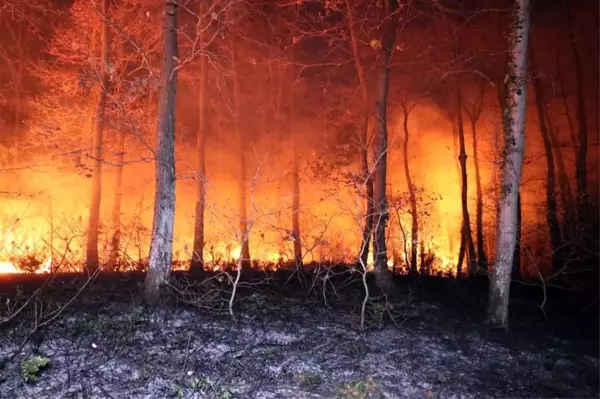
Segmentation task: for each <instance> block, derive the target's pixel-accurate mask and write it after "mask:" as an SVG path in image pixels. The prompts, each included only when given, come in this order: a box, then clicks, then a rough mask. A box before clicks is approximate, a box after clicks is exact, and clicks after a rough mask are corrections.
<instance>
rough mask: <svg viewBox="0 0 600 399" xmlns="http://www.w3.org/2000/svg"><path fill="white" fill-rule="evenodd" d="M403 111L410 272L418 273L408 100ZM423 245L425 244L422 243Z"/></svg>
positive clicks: (415, 208) (416, 215)
mask: <svg viewBox="0 0 600 399" xmlns="http://www.w3.org/2000/svg"><path fill="white" fill-rule="evenodd" d="M402 113H403V116H404V121H403V124H402V126H403V129H404V142H403V143H402V152H403V155H404V157H403V158H404V176H405V177H406V186H407V187H408V197H409V203H410V215H411V219H412V224H411V233H410V241H411V244H410V265H409V266H410V272H411V273H413V274H416V273H417V270H418V269H417V248H418V243H419V215H418V210H417V195H416V193H415V186H414V185H413V181H412V177H411V175H410V162H409V161H408V140H409V133H410V131H409V129H408V117H409V114H410V110H409V109H408V105H407V104H406V101H404V102H403V103H402ZM421 246H422V247H423V245H421ZM423 252H424V251H423V248H422V249H421V255H424V253H423ZM421 267H425V264H424V262H421Z"/></svg>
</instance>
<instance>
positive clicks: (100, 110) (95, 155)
mask: <svg viewBox="0 0 600 399" xmlns="http://www.w3.org/2000/svg"><path fill="white" fill-rule="evenodd" d="M100 18H101V19H102V21H103V23H102V39H101V43H102V44H101V45H102V60H101V65H100V67H99V71H100V75H101V78H100V87H99V90H98V103H97V104H96V116H95V120H94V133H93V136H92V162H93V163H92V201H91V204H90V216H89V220H88V231H87V250H86V262H85V265H86V268H87V271H88V273H90V274H91V273H93V272H94V271H95V270H96V269H97V268H98V267H99V259H98V234H99V230H100V200H101V198H102V136H103V133H104V110H105V106H106V96H107V92H108V90H109V88H108V84H109V82H108V78H109V74H108V68H109V65H108V63H109V54H108V53H109V51H108V49H109V43H108V30H109V26H108V24H109V21H108V0H102V6H101V15H100Z"/></svg>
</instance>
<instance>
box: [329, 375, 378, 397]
mask: <svg viewBox="0 0 600 399" xmlns="http://www.w3.org/2000/svg"><path fill="white" fill-rule="evenodd" d="M339 392H340V396H341V397H342V398H343V399H366V398H374V397H376V395H377V394H378V393H379V382H378V381H377V380H376V379H374V378H373V377H371V376H369V377H366V378H363V379H362V380H359V381H355V382H348V383H346V384H344V385H342V386H341V387H340V390H339Z"/></svg>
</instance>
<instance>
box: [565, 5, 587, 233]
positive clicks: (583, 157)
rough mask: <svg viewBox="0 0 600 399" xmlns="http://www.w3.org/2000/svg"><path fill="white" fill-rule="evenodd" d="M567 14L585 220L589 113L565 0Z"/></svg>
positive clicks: (580, 194)
mask: <svg viewBox="0 0 600 399" xmlns="http://www.w3.org/2000/svg"><path fill="white" fill-rule="evenodd" d="M564 4H565V11H566V12H565V15H566V18H567V25H568V30H569V39H570V41H571V50H572V52H573V60H574V62H575V86H576V104H577V105H576V114H577V125H578V129H577V136H578V139H579V145H578V146H577V158H576V161H575V175H576V180H577V200H578V203H579V209H580V215H579V217H580V221H585V219H584V218H586V217H587V215H586V213H587V212H586V206H585V204H586V203H587V152H588V127H587V115H586V112H585V99H584V94H583V68H582V65H581V56H580V55H579V49H578V48H577V39H576V38H575V30H574V27H573V19H572V16H571V6H570V2H568V1H565V2H564Z"/></svg>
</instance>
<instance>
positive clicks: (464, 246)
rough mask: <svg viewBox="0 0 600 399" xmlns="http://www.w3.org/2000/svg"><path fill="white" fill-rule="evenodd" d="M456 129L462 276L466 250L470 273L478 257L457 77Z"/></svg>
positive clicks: (459, 271)
mask: <svg viewBox="0 0 600 399" xmlns="http://www.w3.org/2000/svg"><path fill="white" fill-rule="evenodd" d="M455 83H456V131H457V133H458V148H459V154H458V162H459V164H460V190H461V191H460V198H461V208H462V216H463V221H462V227H461V233H460V250H459V254H458V265H459V266H458V270H457V274H456V277H458V278H460V275H461V270H460V269H461V265H462V259H463V257H464V255H465V251H468V252H467V253H468V255H469V273H473V272H474V271H475V270H476V269H477V259H476V258H475V247H474V246H473V236H472V234H471V220H470V217H469V202H468V187H467V185H468V178H467V150H466V145H465V129H464V124H463V117H462V113H463V104H462V93H461V89H460V83H459V81H458V78H457V79H456V82H455Z"/></svg>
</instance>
